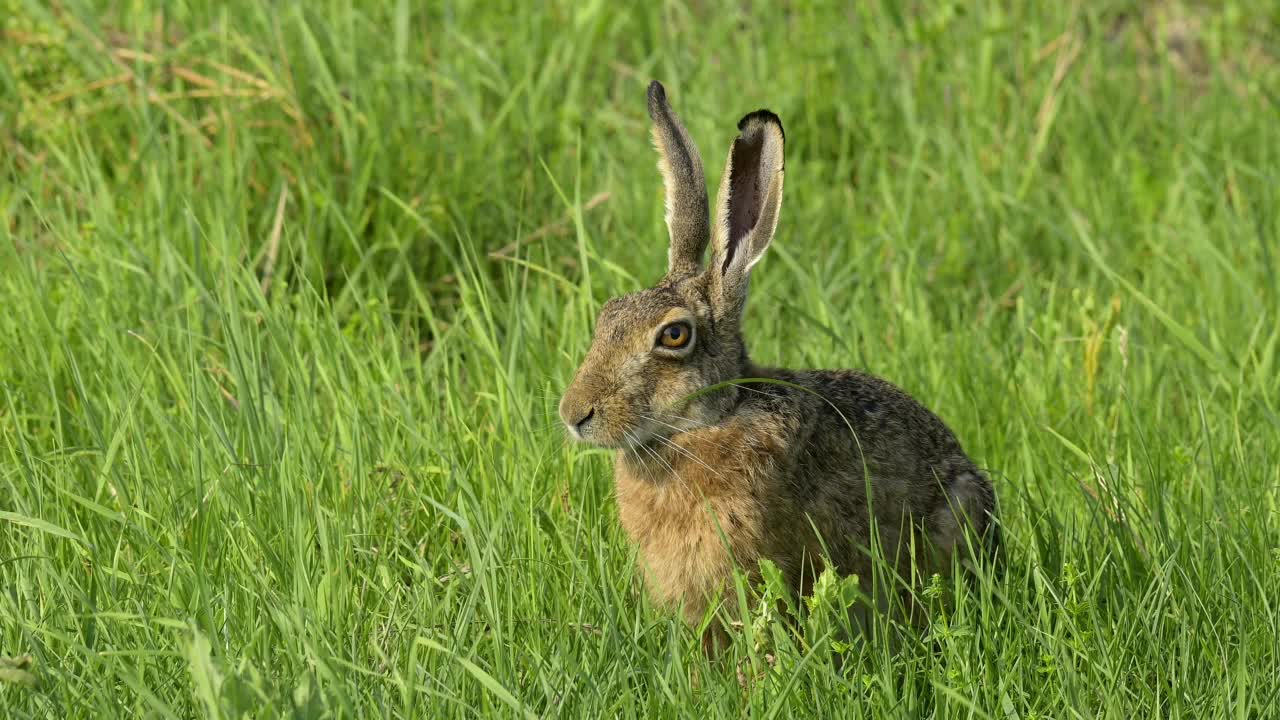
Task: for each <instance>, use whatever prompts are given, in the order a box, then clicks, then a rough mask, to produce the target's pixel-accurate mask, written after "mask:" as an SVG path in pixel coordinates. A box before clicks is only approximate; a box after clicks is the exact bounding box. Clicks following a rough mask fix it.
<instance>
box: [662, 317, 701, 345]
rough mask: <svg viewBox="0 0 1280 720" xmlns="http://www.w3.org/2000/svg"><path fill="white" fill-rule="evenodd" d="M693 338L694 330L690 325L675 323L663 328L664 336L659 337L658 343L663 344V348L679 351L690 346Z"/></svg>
mask: <svg viewBox="0 0 1280 720" xmlns="http://www.w3.org/2000/svg"><path fill="white" fill-rule="evenodd" d="M691 337H693V329H692V328H690V327H689V324H688V323H683V322H673V323H671V324H670V325H668V326H666V327H664V328H662V334H661V335H659V336H658V342H659V343H662V347H664V348H669V349H671V350H679V349H680V348H682V347H684V346H685V345H688V344H689V338H691Z"/></svg>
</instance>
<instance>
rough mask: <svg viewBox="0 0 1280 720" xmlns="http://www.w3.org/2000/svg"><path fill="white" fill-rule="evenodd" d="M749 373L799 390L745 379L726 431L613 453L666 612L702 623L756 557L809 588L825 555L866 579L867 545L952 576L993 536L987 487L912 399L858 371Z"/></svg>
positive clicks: (647, 569) (631, 521)
mask: <svg viewBox="0 0 1280 720" xmlns="http://www.w3.org/2000/svg"><path fill="white" fill-rule="evenodd" d="M750 376H751V377H761V378H773V379H777V380H781V381H784V382H787V383H792V384H794V385H799V386H802V387H803V388H805V389H803V390H802V389H800V388H798V387H789V386H786V385H780V384H773V383H756V384H749V385H740V386H737V387H735V388H731V389H729V390H727V391H733V392H736V393H737V394H738V399H737V405H736V407H735V409H734V411H733V412H732V413H730V414H729V415H728V416H727V417H726V418H725V419H724V420H723V421H722V422H720V423H719V424H715V425H708V426H703V427H698V428H695V429H692V430H689V431H686V432H680V433H676V434H674V435H672V436H670V437H669V438H667V439H666V442H653V441H651V444H649V445H647V446H644V447H635V448H626V449H622V450H619V451H618V454H617V458H616V462H615V470H614V479H615V483H616V491H617V499H618V504H619V515H620V520H621V523H622V526H623V528H624V530H625V531H626V532H627V534H628V535H629V536H630V537H631V539H632V541H633V542H634V543H635V544H636V546H637V547H638V549H639V560H640V563H641V565H642V566H643V571H644V576H645V578H646V584H647V587H648V590H649V592H650V594H651V596H652V597H653V599H654V600H655V601H656V602H658V603H659V604H661V605H664V606H668V607H672V608H675V607H683V609H684V614H685V616H686V618H687V619H689V620H690V621H696V619H698V618H700V617H701V616H702V614H703V612H704V611H705V610H706V607H707V603H708V602H711V601H713V600H714V599H715V598H716V597H717V596H721V595H723V594H724V593H725V592H726V591H727V590H728V589H729V584H730V582H731V579H732V570H733V567H734V565H735V564H736V565H738V566H739V567H741V568H743V569H744V570H745V571H746V572H747V573H748V574H749V575H751V576H757V575H758V562H759V560H760V559H761V558H768V559H769V560H771V561H772V562H773V563H775V564H776V565H777V566H778V567H779V568H780V569H781V570H782V572H783V575H784V577H785V578H786V579H787V581H788V582H789V583H790V585H791V586H792V588H793V589H794V590H795V591H797V592H801V593H804V592H806V591H807V590H808V586H809V584H810V582H811V581H812V579H813V578H814V576H815V573H817V572H819V571H820V570H821V568H822V565H821V560H820V559H821V558H822V557H824V556H825V557H827V558H829V559H830V561H831V562H832V563H833V564H834V565H835V569H837V570H838V571H839V572H841V573H842V574H849V573H854V574H857V575H859V576H860V577H861V578H863V579H866V578H869V577H870V574H871V565H872V559H871V555H870V554H869V548H872V547H878V548H879V551H880V552H882V553H883V555H884V557H885V558H886V559H888V560H889V562H890V563H891V564H892V565H894V566H896V568H897V569H898V570H899V572H900V573H901V574H902V575H903V576H906V574H907V573H909V572H912V570H913V568H914V572H916V573H921V572H926V573H929V572H945V571H946V570H947V569H948V568H949V567H950V556H951V554H952V553H954V552H956V551H959V550H961V549H962V548H963V547H964V546H963V542H964V538H965V535H964V532H963V530H964V527H965V525H966V524H972V526H973V529H974V530H976V531H977V533H978V534H982V533H985V532H986V531H987V525H988V524H989V521H990V514H991V513H992V512H993V511H994V494H993V492H992V489H991V485H990V483H989V481H988V480H987V478H986V477H985V476H984V475H983V474H982V473H981V472H980V471H979V470H978V469H977V467H975V466H974V464H973V463H972V462H971V461H970V460H969V458H968V457H967V456H966V455H965V454H964V451H963V450H962V448H961V446H960V444H959V442H958V441H957V440H956V438H955V436H954V435H953V434H952V432H951V431H950V430H949V429H948V428H947V426H946V425H945V424H944V423H943V422H942V420H940V419H939V418H938V417H937V416H936V415H934V414H933V413H932V412H930V411H929V410H928V409H927V408H925V407H924V406H923V405H921V404H920V403H918V402H916V401H915V400H914V399H913V398H911V397H910V396H909V395H908V394H907V393H905V392H904V391H902V390H900V389H899V388H897V387H896V386H894V385H892V384H890V383H888V382H886V381H884V380H881V379H880V378H877V377H874V376H872V375H868V374H865V373H861V372H857V371H791V370H781V369H764V368H753V369H752V372H751V373H750ZM873 536H874V542H873ZM926 549H928V552H925V550H926Z"/></svg>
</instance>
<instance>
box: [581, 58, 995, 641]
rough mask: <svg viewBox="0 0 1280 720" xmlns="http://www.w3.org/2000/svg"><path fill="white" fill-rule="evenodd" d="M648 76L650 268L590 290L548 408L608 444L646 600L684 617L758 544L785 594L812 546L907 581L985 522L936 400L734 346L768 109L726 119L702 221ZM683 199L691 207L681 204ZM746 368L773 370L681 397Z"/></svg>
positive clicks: (672, 122)
mask: <svg viewBox="0 0 1280 720" xmlns="http://www.w3.org/2000/svg"><path fill="white" fill-rule="evenodd" d="M655 85H656V83H655ZM657 87H658V89H657V90H656V91H655V90H654V89H653V88H651V89H650V95H649V97H650V115H651V116H653V117H654V121H655V126H656V129H655V137H657V138H659V142H658V143H657V144H658V148H659V152H660V153H662V155H663V162H662V163H661V165H662V167H663V169H664V173H663V174H664V180H665V182H666V184H667V192H668V203H669V208H671V207H672V206H671V202H672V198H674V199H675V202H676V205H675V206H674V210H673V211H674V212H675V213H676V215H677V217H676V218H675V220H674V221H673V220H672V218H671V217H670V216H669V217H668V226H669V228H670V231H671V234H672V252H671V256H670V265H669V269H668V273H667V276H666V277H665V278H664V279H663V281H662V282H661V283H660V284H659V285H658V286H657V287H655V288H652V289H650V290H643V291H640V292H637V293H633V294H631V295H626V296H623V297H620V298H615V299H613V300H610V301H609V302H608V303H606V304H605V305H604V307H603V308H602V309H601V311H600V316H599V318H598V321H597V326H596V333H595V338H594V340H593V342H592V345H591V349H590V350H589V352H588V353H587V357H586V359H585V360H584V361H583V364H582V366H581V367H580V368H579V369H578V372H577V374H576V376H575V377H574V380H573V383H572V384H571V385H570V387H569V388H568V389H567V390H566V392H565V395H564V397H563V399H562V400H561V405H560V414H561V417H562V418H563V419H564V421H565V424H566V425H567V426H568V427H569V428H570V431H571V432H572V433H573V434H574V435H575V437H577V438H578V439H581V440H584V441H587V442H592V443H594V444H597V445H602V446H606V447H613V448H617V457H616V460H615V464H614V479H615V482H616V485H617V498H618V506H619V513H620V518H621V522H622V525H623V528H624V529H625V530H626V532H627V534H628V535H629V536H630V538H631V539H632V541H633V542H634V543H635V544H636V546H637V547H638V549H639V556H640V562H641V565H642V566H643V570H644V575H645V578H646V585H647V587H648V588H649V591H650V593H651V595H652V596H653V598H654V600H655V601H656V602H658V603H659V604H661V605H663V606H666V607H669V608H671V609H673V610H679V611H680V612H682V613H683V616H684V617H685V619H686V620H688V621H689V622H691V623H694V622H697V621H699V620H700V619H701V618H702V617H704V614H705V612H706V611H707V609H708V608H709V607H710V606H711V604H712V603H715V602H717V601H718V600H720V599H723V598H724V597H725V596H726V593H727V592H728V591H729V590H730V583H731V582H732V577H733V575H732V572H733V568H734V567H735V566H738V567H741V568H743V569H744V570H746V571H747V572H748V573H749V574H751V575H756V574H757V573H758V563H759V561H760V560H761V559H762V558H768V559H769V560H771V561H772V562H774V563H775V564H776V565H777V566H778V567H779V568H780V569H781V570H782V572H783V574H784V577H785V578H786V579H787V581H788V582H789V583H790V585H791V586H792V587H793V588H794V589H795V590H796V591H797V592H802V593H803V592H806V591H807V590H808V589H809V588H808V586H809V583H810V582H811V581H812V579H813V577H814V575H815V573H816V572H817V571H818V570H820V568H821V561H820V560H819V559H820V558H824V557H825V558H828V559H829V561H830V562H831V563H832V564H833V565H834V566H835V567H836V569H837V570H839V571H840V572H841V573H846V574H848V573H855V574H857V575H858V576H859V578H861V579H862V580H863V581H864V583H865V582H866V581H867V580H868V579H869V578H870V576H871V567H872V557H873V555H874V553H876V552H878V553H881V554H882V555H883V557H885V558H886V559H887V560H888V561H889V562H890V563H891V565H892V566H894V567H896V568H897V570H898V571H899V573H900V574H901V575H902V576H903V577H905V578H910V577H913V576H915V577H918V576H919V575H921V574H927V573H931V572H944V571H946V569H948V568H949V567H950V566H951V556H952V555H953V554H954V553H957V552H958V553H962V556H964V557H967V556H968V555H969V554H970V553H971V552H973V553H974V554H976V553H977V552H981V548H975V549H974V550H973V551H971V550H970V549H969V548H968V547H967V545H966V543H967V541H968V540H967V538H968V537H969V535H970V534H969V532H968V531H969V530H971V529H972V530H974V531H976V532H977V533H978V534H979V535H987V534H989V535H991V536H994V526H993V525H992V519H993V518H994V512H995V496H994V493H993V491H992V488H991V484H990V482H989V481H988V480H987V478H986V477H985V476H984V475H983V474H982V473H981V472H980V471H979V470H978V469H977V467H976V466H975V465H974V464H973V463H972V461H970V460H969V458H968V457H967V456H966V455H965V453H964V451H963V449H962V448H961V446H960V443H959V442H958V441H957V440H956V438H955V436H954V435H953V434H952V433H951V431H950V430H949V429H948V428H947V426H946V425H945V424H944V423H943V422H942V421H941V420H940V419H939V418H938V417H937V416H936V415H934V414H933V413H931V412H930V411H929V410H927V409H926V408H925V407H924V406H922V405H920V404H919V403H918V402H916V401H915V400H914V399H912V398H911V397H910V396H909V395H907V394H906V393H905V392H903V391H902V390H900V389H899V388H897V387H895V386H894V385H892V384H890V383H888V382H886V381H884V380H881V379H879V378H876V377H874V376H871V375H867V374H865V373H861V372H856V371H851V370H838V371H793V370H783V369H775V368H765V367H760V366H757V365H755V364H753V363H751V362H750V360H749V359H748V356H747V352H746V346H745V344H744V342H743V340H742V336H741V333H740V331H739V327H740V323H741V314H742V309H743V307H744V305H745V301H746V294H747V285H748V282H747V281H748V279H749V272H750V269H751V267H752V266H753V265H754V264H755V263H756V262H757V261H758V260H759V259H760V257H761V255H762V254H763V253H764V250H765V249H766V248H767V247H768V244H769V242H770V241H771V240H772V237H773V231H774V227H775V225H776V222H777V217H778V211H779V208H780V207H781V200H782V144H783V138H784V135H783V131H782V126H781V122H780V121H779V120H778V119H777V117H776V116H775V115H773V114H772V113H769V112H768V111H759V112H756V113H752V114H750V115H748V116H747V117H745V118H743V121H742V122H741V123H740V124H739V129H740V131H741V134H740V136H739V137H738V138H737V139H736V140H734V143H733V145H732V146H731V149H730V160H729V162H728V166H727V168H726V173H725V178H724V180H723V181H722V184H721V189H720V196H719V201H718V207H717V214H716V215H717V222H716V223H715V226H714V227H713V228H708V227H707V223H706V222H705V216H706V213H707V209H706V201H705V196H706V190H705V186H704V185H703V182H704V181H703V180H702V179H701V177H696V178H695V177H691V176H690V175H689V173H687V172H671V171H670V168H671V167H683V168H686V169H688V168H693V167H696V168H699V169H700V168H701V160H700V158H699V157H698V155H697V149H696V148H695V147H694V146H693V145H692V143H691V142H689V141H688V138H687V134H686V133H685V132H684V130H683V128H682V127H681V126H680V125H679V121H678V119H677V118H676V116H675V113H674V112H673V111H672V110H671V109H670V108H669V107H667V106H666V95H665V93H664V92H661V86H657ZM673 158H674V159H673ZM673 185H674V187H673ZM699 196H701V197H702V200H701V201H699V199H698V198H699ZM699 209H700V210H699ZM699 211H700V212H701V213H702V217H701V220H702V221H700V220H699V218H683V219H682V218H681V217H679V214H680V213H681V212H685V213H696V212H699ZM677 232H680V233H683V235H682V236H681V237H677ZM690 233H692V234H690ZM698 233H702V234H703V235H698ZM707 235H709V237H706V236H707ZM708 243H709V244H710V245H711V248H712V257H711V261H710V262H709V263H708V264H707V265H706V267H705V269H702V266H701V265H700V262H701V253H702V251H703V249H704V248H705V247H706V245H707V244H708ZM694 250H696V251H697V252H696V254H695V253H694ZM672 322H681V323H685V324H687V325H689V326H690V327H691V328H692V332H693V334H692V340H691V341H690V342H689V343H688V345H687V346H686V347H684V348H681V349H677V350H673V349H669V348H666V347H664V346H662V345H661V344H660V343H656V342H655V340H656V339H657V338H658V337H659V333H661V332H662V329H663V328H664V327H665V326H666V325H667V324H669V323H672ZM744 378H756V379H766V380H772V381H774V382H771V383H758V382H757V383H754V384H733V385H728V386H726V387H722V388H719V389H717V390H715V391H713V392H705V393H702V394H699V395H698V396H697V397H693V398H690V397H689V396H690V395H691V394H693V393H695V392H696V391H699V390H702V389H704V388H707V387H709V386H712V385H716V384H719V383H723V382H726V381H731V380H741V379H744Z"/></svg>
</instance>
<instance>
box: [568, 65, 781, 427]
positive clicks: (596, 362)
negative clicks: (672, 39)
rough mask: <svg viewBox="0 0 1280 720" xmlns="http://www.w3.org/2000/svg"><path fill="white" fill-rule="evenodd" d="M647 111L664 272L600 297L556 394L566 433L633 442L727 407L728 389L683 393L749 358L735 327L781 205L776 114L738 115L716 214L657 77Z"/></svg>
mask: <svg viewBox="0 0 1280 720" xmlns="http://www.w3.org/2000/svg"><path fill="white" fill-rule="evenodd" d="M649 117H650V118H652V120H653V139H654V144H655V145H656V146H657V149H658V155H659V161H658V168H659V169H660V170H661V171H662V179H663V183H664V185H665V189H666V222H667V230H668V232H669V234H670V236H671V245H670V250H669V252H668V264H667V272H666V275H665V276H664V277H663V278H662V280H661V281H660V282H659V283H658V284H657V286H656V287H653V288H650V289H647V290H641V291H639V292H636V293H632V294H630V295H624V296H622V297H617V298H614V299H612V300H610V301H608V302H607V303H605V304H604V306H603V307H602V308H601V309H600V314H599V317H598V318H597V320H596V328H595V336H594V337H593V339H592V342H591V348H590V350H589V351H588V352H587V356H586V358H585V359H584V360H583V362H582V365H581V367H579V368H578V371H577V373H576V375H575V376H574V379H573V382H572V383H571V384H570V385H569V388H568V390H566V391H565V394H564V397H563V398H562V399H561V401H560V417H561V419H562V420H563V421H564V423H565V425H566V426H567V427H568V429H569V432H570V433H571V434H572V435H573V436H574V437H575V438H576V439H578V440H582V441H585V442H589V443H592V444H595V445H600V446H603V447H613V448H635V447H637V446H639V445H642V444H644V443H646V442H648V441H650V440H652V439H653V438H655V437H662V436H669V435H671V434H673V433H676V432H680V431H683V430H686V429H691V428H693V427H696V426H700V425H707V424H714V423H716V422H717V421H718V420H720V419H721V418H723V417H724V416H725V415H726V414H727V413H729V412H730V410H731V409H732V407H733V404H734V402H735V400H736V393H737V389H736V388H734V387H726V388H724V389H723V390H720V391H717V392H713V393H706V394H703V395H698V396H696V397H694V398H691V399H690V398H689V397H688V396H689V395H691V394H693V393H694V392H696V391H697V390H699V389H701V388H704V387H707V386H709V385H714V384H716V383H720V382H723V381H726V380H731V379H735V378H739V377H741V376H742V374H743V372H744V371H745V370H746V368H747V352H746V346H745V345H744V343H743V340H742V335H741V331H740V325H741V319H742V311H743V308H744V306H745V304H746V299H747V284H748V280H749V278H750V273H751V268H752V267H753V266H754V265H755V264H756V263H757V262H758V261H759V260H760V258H761V256H763V254H764V251H765V248H767V247H768V246H769V242H770V240H772V239H773V233H774V229H775V228H776V227H777V224H778V212H779V210H780V209H781V207H782V175H783V142H784V138H783V131H782V122H781V121H780V120H779V119H778V116H776V115H774V114H773V113H771V112H769V111H768V110H758V111H756V112H753V113H750V114H748V115H747V116H745V117H743V118H742V119H741V120H740V121H739V122H738V132H739V134H738V137H737V138H735V139H734V140H733V144H732V145H730V147H729V157H728V160H727V161H726V164H725V171H724V176H723V179H722V181H721V183H720V192H719V196H718V197H717V200H716V211H715V216H714V222H711V221H710V220H709V218H708V206H707V185H706V178H705V176H704V175H703V172H702V159H701V157H700V156H699V155H698V149H697V148H696V147H695V146H694V144H693V141H692V140H691V139H690V138H689V133H688V132H687V131H686V130H685V128H684V126H683V125H682V124H681V123H680V119H679V118H678V117H676V114H675V112H674V111H673V110H672V109H671V106H670V105H669V104H668V103H667V95H666V91H665V90H664V89H663V87H662V85H661V84H659V83H657V82H653V83H652V84H650V85H649ZM708 244H710V245H711V256H710V258H709V259H708V262H707V263H706V264H705V265H704V264H703V255H705V254H706V249H707V245H708Z"/></svg>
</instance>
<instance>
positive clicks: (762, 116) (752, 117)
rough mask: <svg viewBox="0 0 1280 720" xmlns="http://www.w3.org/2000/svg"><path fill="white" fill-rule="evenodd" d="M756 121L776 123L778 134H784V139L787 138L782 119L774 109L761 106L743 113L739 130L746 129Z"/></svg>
mask: <svg viewBox="0 0 1280 720" xmlns="http://www.w3.org/2000/svg"><path fill="white" fill-rule="evenodd" d="M755 123H760V124H772V125H776V126H778V134H779V135H781V136H782V139H783V140H784V141H785V140H786V139H787V133H786V131H785V130H783V129H782V119H781V118H779V117H778V116H777V115H774V114H773V111H772V110H766V109H764V108H761V109H759V110H757V111H755V112H751V113H747V114H746V115H743V116H742V119H741V120H739V121H738V131H739V132H742V131H745V130H746V129H747V127H748V126H749V125H752V124H755Z"/></svg>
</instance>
